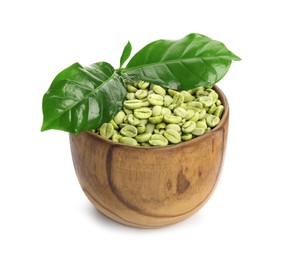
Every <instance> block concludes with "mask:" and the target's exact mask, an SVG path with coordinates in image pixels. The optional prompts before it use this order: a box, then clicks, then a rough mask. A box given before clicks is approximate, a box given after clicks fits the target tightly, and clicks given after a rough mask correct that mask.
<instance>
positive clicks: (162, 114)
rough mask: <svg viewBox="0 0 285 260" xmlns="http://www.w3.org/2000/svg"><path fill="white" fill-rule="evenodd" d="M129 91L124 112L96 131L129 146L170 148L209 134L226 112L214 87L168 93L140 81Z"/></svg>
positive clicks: (129, 85) (130, 85) (169, 90)
mask: <svg viewBox="0 0 285 260" xmlns="http://www.w3.org/2000/svg"><path fill="white" fill-rule="evenodd" d="M127 90H128V93H127V96H126V100H125V101H124V105H123V108H122V110H121V111H119V112H118V113H117V114H116V116H115V117H114V118H113V119H112V120H111V121H110V122H109V123H107V124H106V123H105V124H103V125H102V126H101V127H100V128H98V129H95V130H94V131H93V132H96V133H98V134H100V135H102V136H103V137H105V138H109V139H112V140H113V141H114V142H118V141H119V142H121V143H125V144H129V145H140V146H160V145H167V144H168V143H178V142H181V141H187V140H190V139H192V138H193V137H196V136H200V135H203V134H205V133H207V132H209V131H210V130H211V129H212V128H213V127H215V126H216V125H217V124H218V123H219V122H220V117H221V116H222V113H223V111H224V106H223V105H222V103H221V101H220V100H219V99H218V98H219V97H218V94H217V93H216V92H215V90H214V89H212V86H209V87H197V88H195V89H193V90H189V91H185V90H183V91H181V92H178V91H176V90H171V89H168V90H167V93H168V94H166V89H164V88H162V87H161V86H158V85H155V84H149V83H148V82H144V81H139V82H137V83H133V84H128V85H127ZM115 129H118V131H116V130H115ZM91 131H92V130H91Z"/></svg>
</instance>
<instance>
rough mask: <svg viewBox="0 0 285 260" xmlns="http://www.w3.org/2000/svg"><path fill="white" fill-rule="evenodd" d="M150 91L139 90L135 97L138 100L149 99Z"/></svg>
mask: <svg viewBox="0 0 285 260" xmlns="http://www.w3.org/2000/svg"><path fill="white" fill-rule="evenodd" d="M147 94H148V91H147V90H145V89H139V90H138V91H137V92H136V93H135V94H134V95H135V97H136V98H137V99H143V98H145V97H147Z"/></svg>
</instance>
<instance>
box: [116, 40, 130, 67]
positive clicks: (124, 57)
mask: <svg viewBox="0 0 285 260" xmlns="http://www.w3.org/2000/svg"><path fill="white" fill-rule="evenodd" d="M131 52H132V45H131V43H130V42H129V41H128V43H127V44H126V46H125V48H124V50H123V53H122V56H121V59H120V68H119V70H120V69H121V68H122V67H123V65H124V63H125V62H126V60H127V59H128V58H129V57H130V55H131Z"/></svg>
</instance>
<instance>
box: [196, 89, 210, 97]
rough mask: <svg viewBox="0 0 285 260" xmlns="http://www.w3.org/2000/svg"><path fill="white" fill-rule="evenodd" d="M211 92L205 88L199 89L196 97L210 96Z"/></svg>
mask: <svg viewBox="0 0 285 260" xmlns="http://www.w3.org/2000/svg"><path fill="white" fill-rule="evenodd" d="M208 95H209V93H208V92H207V91H205V90H198V91H196V97H204V96H208Z"/></svg>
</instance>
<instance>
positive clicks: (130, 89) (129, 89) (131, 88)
mask: <svg viewBox="0 0 285 260" xmlns="http://www.w3.org/2000/svg"><path fill="white" fill-rule="evenodd" d="M127 90H128V91H129V92H133V93H135V92H136V91H137V88H136V87H134V86H132V85H127Z"/></svg>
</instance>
